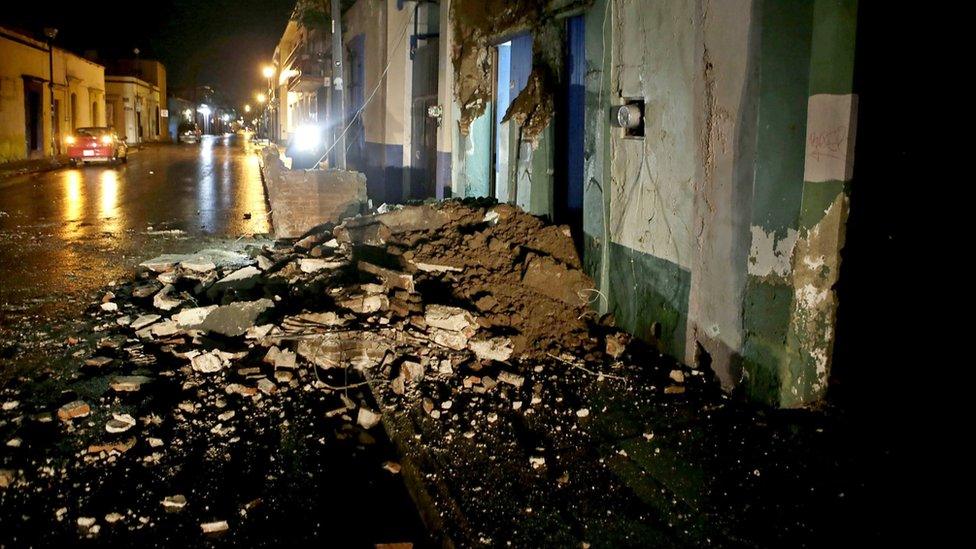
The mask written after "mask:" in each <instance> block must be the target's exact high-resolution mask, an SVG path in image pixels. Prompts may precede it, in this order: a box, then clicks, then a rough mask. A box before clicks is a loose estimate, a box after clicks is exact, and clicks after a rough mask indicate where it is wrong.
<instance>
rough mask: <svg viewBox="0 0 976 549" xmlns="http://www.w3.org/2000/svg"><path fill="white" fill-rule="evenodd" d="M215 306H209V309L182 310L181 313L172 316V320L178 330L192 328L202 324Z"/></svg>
mask: <svg viewBox="0 0 976 549" xmlns="http://www.w3.org/2000/svg"><path fill="white" fill-rule="evenodd" d="M216 308H217V306H216V305H211V306H209V307H191V308H188V309H183V310H182V311H180V312H178V313H176V314H175V315H173V320H174V321H175V322H176V324H177V325H178V326H179V327H180V328H193V327H195V326H199V325H200V324H203V321H204V320H206V319H207V315H209V314H210V313H211V312H212V311H213V310H214V309H216Z"/></svg>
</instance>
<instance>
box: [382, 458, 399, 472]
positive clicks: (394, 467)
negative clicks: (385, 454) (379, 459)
mask: <svg viewBox="0 0 976 549" xmlns="http://www.w3.org/2000/svg"><path fill="white" fill-rule="evenodd" d="M383 468H384V469H386V470H387V471H389V472H391V473H393V474H394V475H396V474H398V473H399V472H400V464H399V463H397V462H395V461H386V462H383Z"/></svg>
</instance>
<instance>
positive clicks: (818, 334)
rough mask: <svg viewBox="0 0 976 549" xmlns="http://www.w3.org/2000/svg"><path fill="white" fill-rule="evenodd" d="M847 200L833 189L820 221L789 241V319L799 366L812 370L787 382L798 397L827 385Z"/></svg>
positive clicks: (810, 398) (807, 397) (816, 396)
mask: <svg viewBox="0 0 976 549" xmlns="http://www.w3.org/2000/svg"><path fill="white" fill-rule="evenodd" d="M808 184H809V183H808ZM847 203H848V199H847V195H846V194H844V193H843V192H841V193H839V194H838V195H837V197H836V198H835V199H834V201H833V202H832V203H831V205H830V206H829V207H828V208H827V210H826V212H825V213H824V217H823V218H822V219H821V220H820V222H818V223H817V224H816V225H814V226H813V227H812V228H810V229H809V230H807V231H804V234H803V235H802V237H801V238H799V239H797V241H796V244H795V251H794V253H795V258H796V261H794V273H793V286H794V288H795V290H794V303H793V319H792V322H791V324H792V330H793V332H794V336H795V341H796V344H797V350H798V351H799V352H800V357H801V366H802V365H803V364H806V365H808V366H807V367H808V368H809V367H810V366H812V372H811V373H813V374H815V375H814V376H813V379H808V378H807V377H806V376H802V375H800V376H797V377H796V379H795V380H794V381H793V383H792V384H791V385H792V386H791V393H792V394H794V395H796V396H797V397H798V398H799V399H800V401H801V402H814V401H818V400H820V399H821V398H822V397H823V395H824V393H825V392H826V389H827V378H828V375H829V371H830V360H831V356H832V354H833V346H834V323H835V321H836V317H837V295H836V292H835V291H834V285H835V284H836V283H837V278H838V275H839V271H840V250H841V248H842V247H843V245H844V232H845V230H844V229H845V222H846V220H847ZM807 371H809V370H807Z"/></svg>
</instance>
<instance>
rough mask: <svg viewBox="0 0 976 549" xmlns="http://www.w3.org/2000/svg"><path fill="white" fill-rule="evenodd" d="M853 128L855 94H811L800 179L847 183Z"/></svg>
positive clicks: (855, 115)
mask: <svg viewBox="0 0 976 549" xmlns="http://www.w3.org/2000/svg"><path fill="white" fill-rule="evenodd" d="M856 128H857V96H856V95H854V94H846V95H833V94H826V93H821V94H816V95H811V96H810V99H809V102H808V104H807V140H806V160H805V162H804V167H803V180H804V181H811V182H821V181H850V179H851V175H852V173H853V169H854V141H855V139H854V138H855V132H856Z"/></svg>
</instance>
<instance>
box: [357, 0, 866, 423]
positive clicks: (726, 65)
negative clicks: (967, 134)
mask: <svg viewBox="0 0 976 549" xmlns="http://www.w3.org/2000/svg"><path fill="white" fill-rule="evenodd" d="M856 14H857V2H856V0H804V1H794V2H785V3H784V2H775V3H764V2H757V1H753V0H734V1H731V2H714V1H708V0H687V1H676V2H649V1H638V2H628V1H622V0H549V1H542V0H540V1H536V2H504V1H500V0H499V1H479V2H468V1H462V0H443V1H441V2H403V1H397V0H384V1H377V0H359V1H357V2H354V3H351V4H350V5H349V6H347V7H346V9H345V11H344V14H343V29H344V33H345V35H344V41H345V43H346V48H347V51H346V54H347V56H349V59H350V60H349V61H347V63H346V67H347V70H346V78H345V80H346V82H347V83H348V84H349V89H348V90H347V91H346V92H345V93H346V94H347V97H348V99H347V105H348V107H347V115H346V119H347V124H349V125H350V129H351V131H352V135H356V132H359V131H361V135H362V137H361V138H354V140H353V143H352V144H348V148H349V149H350V150H355V149H356V147H358V146H360V145H357V143H360V142H361V146H362V149H363V151H365V157H364V160H363V161H362V162H361V163H359V164H356V163H355V162H353V163H351V166H352V167H354V168H356V169H359V170H360V171H363V172H364V173H365V174H366V177H367V185H368V187H369V196H370V198H372V199H373V200H374V202H377V201H386V202H399V201H403V200H406V199H411V198H428V197H436V198H444V197H450V196H454V197H493V198H496V199H498V200H499V201H501V202H507V203H512V204H515V205H518V206H520V207H522V208H523V209H525V210H526V211H529V212H531V213H534V214H537V215H542V216H547V217H549V218H551V219H553V220H554V221H556V222H557V223H563V224H567V225H569V226H570V227H571V229H572V230H573V232H574V237H575V238H576V239H577V244H578V246H579V247H580V249H581V250H582V251H583V262H584V266H585V269H586V271H587V272H588V274H589V275H590V276H591V277H592V278H593V280H595V281H596V282H595V287H594V288H592V292H591V296H592V298H593V303H592V305H593V306H594V307H596V308H598V309H599V310H600V311H601V312H606V313H612V314H613V315H614V317H615V320H616V322H617V323H618V325H620V326H622V327H625V328H626V329H628V330H630V331H631V332H632V333H633V334H634V335H636V336H638V337H640V338H642V339H644V340H647V341H649V342H652V343H653V344H655V345H656V346H657V347H658V348H659V349H660V350H661V351H663V352H665V353H667V354H670V355H672V356H674V357H676V358H678V359H680V360H682V361H684V362H685V363H687V364H691V365H696V366H699V367H702V368H706V367H707V368H711V369H712V370H713V371H714V372H715V374H716V375H717V377H718V379H719V380H720V381H721V384H722V386H723V387H724V388H725V389H726V390H728V391H730V392H731V391H737V392H741V393H743V394H745V395H746V396H748V397H749V398H751V399H754V400H757V401H761V402H765V403H768V404H770V405H774V406H783V407H806V406H813V405H816V404H817V403H819V402H820V401H822V399H823V397H824V395H825V392H826V387H827V381H828V378H829V372H830V362H831V354H832V347H833V339H834V333H833V331H834V319H835V313H836V308H837V302H836V298H835V295H834V291H833V289H832V288H833V285H834V283H835V282H836V281H837V277H838V269H839V263H840V250H841V248H842V247H843V242H844V226H845V222H846V217H847V203H848V196H849V194H848V184H849V182H850V179H851V167H852V163H853V143H854V135H855V126H856V104H857V98H856V96H855V95H854V94H853V93H852V81H853V74H854V67H853V63H854V59H853V58H854V35H855V30H856ZM403 35H405V36H406V37H407V39H406V40H401V36H403ZM404 44H406V45H404ZM425 47H426V48H428V50H427V52H426V53H427V56H426V57H425V56H424V48H425ZM356 59H362V60H363V64H362V67H360V66H358V65H357V61H355V60H356ZM433 66H436V67H437V71H436V76H431V73H430V72H429V71H430V70H431V67H433ZM425 67H426V68H425ZM357 71H361V73H360V72H357ZM425 71H426V72H425ZM359 74H361V75H362V76H357V75H359ZM424 79H426V80H424ZM355 82H361V83H362V84H363V87H362V88H361V89H359V88H355V84H354V83H355ZM357 90H360V91H357ZM431 98H436V104H433V103H430V102H429V101H428V102H427V103H425V102H424V101H427V100H430V99H431ZM360 110H361V111H362V112H361V117H360V118H358V119H355V117H354V116H353V115H354V114H355V113H357V112H360ZM431 121H433V122H434V124H435V126H436V128H434V133H435V134H436V135H430V131H429V130H430V124H431ZM357 124H359V125H360V126H361V130H360V126H357ZM425 132H426V133H425ZM425 136H429V139H428V137H425ZM347 139H348V137H347ZM356 139H360V141H356ZM431 150H433V151H434V152H433V153H431ZM419 159H423V160H419ZM428 166H429V168H428ZM431 174H433V176H431Z"/></svg>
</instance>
